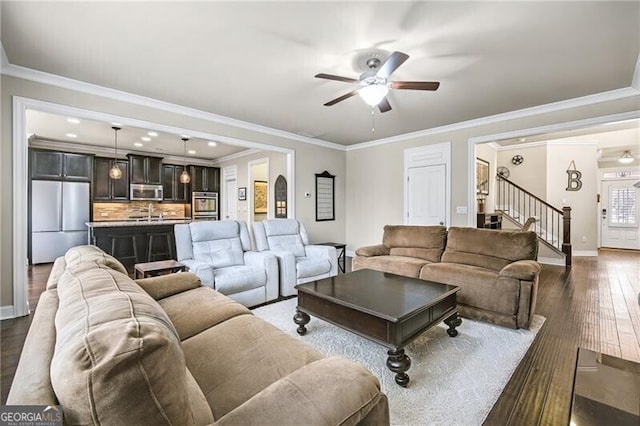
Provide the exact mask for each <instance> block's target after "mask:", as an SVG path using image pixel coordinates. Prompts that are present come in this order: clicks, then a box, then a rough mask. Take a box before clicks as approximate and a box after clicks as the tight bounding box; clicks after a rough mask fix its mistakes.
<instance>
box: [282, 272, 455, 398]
mask: <svg viewBox="0 0 640 426" xmlns="http://www.w3.org/2000/svg"><path fill="white" fill-rule="evenodd" d="M296 288H297V289H298V307H297V308H296V314H295V315H294V317H293V321H294V322H295V323H296V324H297V325H298V329H297V332H298V334H300V335H304V334H306V332H307V328H306V327H305V326H306V325H307V324H308V323H309V321H310V320H311V318H310V317H309V315H313V316H315V317H318V318H321V319H323V320H325V321H327V322H330V323H332V324H335V325H337V326H338V327H341V328H344V329H345V330H349V331H351V332H353V333H356V334H358V335H360V336H362V337H365V338H367V339H369V340H372V341H374V342H376V343H379V344H381V345H383V346H385V347H387V348H389V350H388V351H387V355H388V358H387V367H388V368H389V369H390V370H391V371H392V372H394V373H396V377H395V380H396V383H397V384H399V385H400V386H403V387H406V386H407V385H408V384H409V376H408V375H407V373H406V372H407V370H409V367H411V359H410V358H409V357H408V356H407V355H406V354H405V352H404V347H405V346H406V345H407V344H408V343H409V342H411V341H412V340H413V339H415V338H416V337H418V336H419V335H420V334H421V333H422V332H424V331H426V330H428V329H429V328H431V327H433V326H434V325H436V324H438V323H439V322H440V321H444V322H445V323H446V324H447V325H448V326H449V329H448V330H447V333H448V334H449V336H451V337H455V336H456V335H457V334H458V332H457V330H456V327H457V326H459V325H460V324H461V322H462V321H461V320H460V318H458V307H457V305H456V293H457V292H458V290H460V288H459V287H456V286H453V285H446V284H440V283H436V282H432V281H424V280H420V279H417V278H409V277H403V276H400V275H394V274H389V273H386V272H379V271H373V270H370V269H361V270H359V271H355V272H350V273H348V274H340V275H337V276H335V277H331V278H325V279H322V280H318V281H314V282H309V283H305V284H300V285H298V286H296Z"/></svg>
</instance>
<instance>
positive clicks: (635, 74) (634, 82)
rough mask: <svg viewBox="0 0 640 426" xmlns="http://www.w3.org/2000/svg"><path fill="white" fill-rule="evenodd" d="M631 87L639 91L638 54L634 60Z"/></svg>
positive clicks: (639, 70)
mask: <svg viewBox="0 0 640 426" xmlns="http://www.w3.org/2000/svg"><path fill="white" fill-rule="evenodd" d="M631 87H633V88H634V89H636V90H638V91H640V55H638V60H637V61H636V69H635V71H634V72H633V79H631Z"/></svg>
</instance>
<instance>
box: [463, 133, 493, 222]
mask: <svg viewBox="0 0 640 426" xmlns="http://www.w3.org/2000/svg"><path fill="white" fill-rule="evenodd" d="M476 157H477V158H480V159H482V160H484V161H488V162H489V195H487V198H486V199H485V201H484V211H485V212H492V211H494V210H495V208H496V183H497V181H496V178H495V176H496V168H497V165H498V151H497V150H496V149H495V148H494V147H493V146H491V144H489V143H483V144H478V145H476ZM469 207H470V208H471V207H473V206H469ZM475 207H476V212H477V205H476V206H475Z"/></svg>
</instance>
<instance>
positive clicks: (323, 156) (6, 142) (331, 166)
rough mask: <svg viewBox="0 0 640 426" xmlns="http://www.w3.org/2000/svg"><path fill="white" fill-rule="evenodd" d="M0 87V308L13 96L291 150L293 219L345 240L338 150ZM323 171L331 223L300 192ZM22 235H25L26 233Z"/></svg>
mask: <svg viewBox="0 0 640 426" xmlns="http://www.w3.org/2000/svg"><path fill="white" fill-rule="evenodd" d="M0 90H1V93H0V102H1V110H2V111H1V114H2V116H1V117H2V120H1V123H2V128H1V130H0V131H1V134H0V136H1V145H0V192H1V193H2V197H0V203H1V204H0V206H1V208H0V280H1V281H0V283H1V284H0V306H7V305H12V303H13V253H12V244H13V231H12V227H13V215H12V210H13V181H12V173H13V167H12V159H13V152H12V143H13V142H12V138H13V136H12V127H13V123H12V110H13V107H12V102H13V96H20V97H25V98H30V99H37V100H42V101H47V102H52V103H56V104H62V105H68V106H73V107H77V108H82V109H86V110H92V111H99V112H103V113H108V114H113V115H117V116H120V117H130V118H134V119H137V120H144V121H148V122H150V123H159V124H164V125H168V126H174V127H178V128H181V129H186V130H192V131H199V132H206V133H210V134H213V135H222V136H227V137H233V138H237V139H241V140H245V141H251V142H254V143H258V144H264V145H266V146H268V145H271V146H278V147H284V148H289V149H293V150H294V151H295V171H296V174H297V182H296V194H295V196H296V200H297V202H296V212H295V215H296V217H297V218H298V219H300V220H303V221H304V223H305V225H306V226H307V229H308V231H309V234H310V238H311V239H312V240H316V241H317V240H318V239H327V240H329V239H330V240H336V241H343V240H344V235H345V216H346V213H345V176H346V169H345V167H346V161H345V153H344V152H343V151H341V150H336V149H331V148H326V147H322V146H316V145H311V144H306V143H303V142H300V141H295V140H290V139H285V138H283V137H279V136H276V135H270V134H264V133H257V132H255V131H252V130H248V129H240V128H236V127H231V126H229V125H224V124H219V123H215V122H211V121H207V120H204V119H201V118H195V117H190V116H187V115H182V114H177V113H173V112H167V111H163V110H158V109H155V108H151V107H146V106H140V105H136V104H132V103H128V102H124V101H118V100H114V99H110V98H105V97H101V96H96V95H90V94H86V93H80V92H77V91H73V90H68V89H62V88H58V87H53V86H49V85H45V84H41V83H35V82H31V81H26V80H21V79H17V78H14V77H8V76H5V75H3V76H2V77H1V86H0ZM324 170H329V171H330V172H331V173H333V174H335V175H336V220H335V221H331V222H315V204H314V203H313V202H312V201H313V199H304V195H303V193H304V191H313V187H314V173H321V172H322V171H324ZM25 214H26V212H25ZM24 237H25V238H26V235H25V236H24Z"/></svg>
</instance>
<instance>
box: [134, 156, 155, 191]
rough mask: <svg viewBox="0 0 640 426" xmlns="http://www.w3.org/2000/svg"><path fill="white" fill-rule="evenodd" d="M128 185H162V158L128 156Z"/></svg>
mask: <svg viewBox="0 0 640 426" xmlns="http://www.w3.org/2000/svg"><path fill="white" fill-rule="evenodd" d="M127 158H128V159H129V183H142V184H145V183H146V184H152V185H162V158H160V157H148V156H144V155H136V154H129V155H127Z"/></svg>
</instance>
